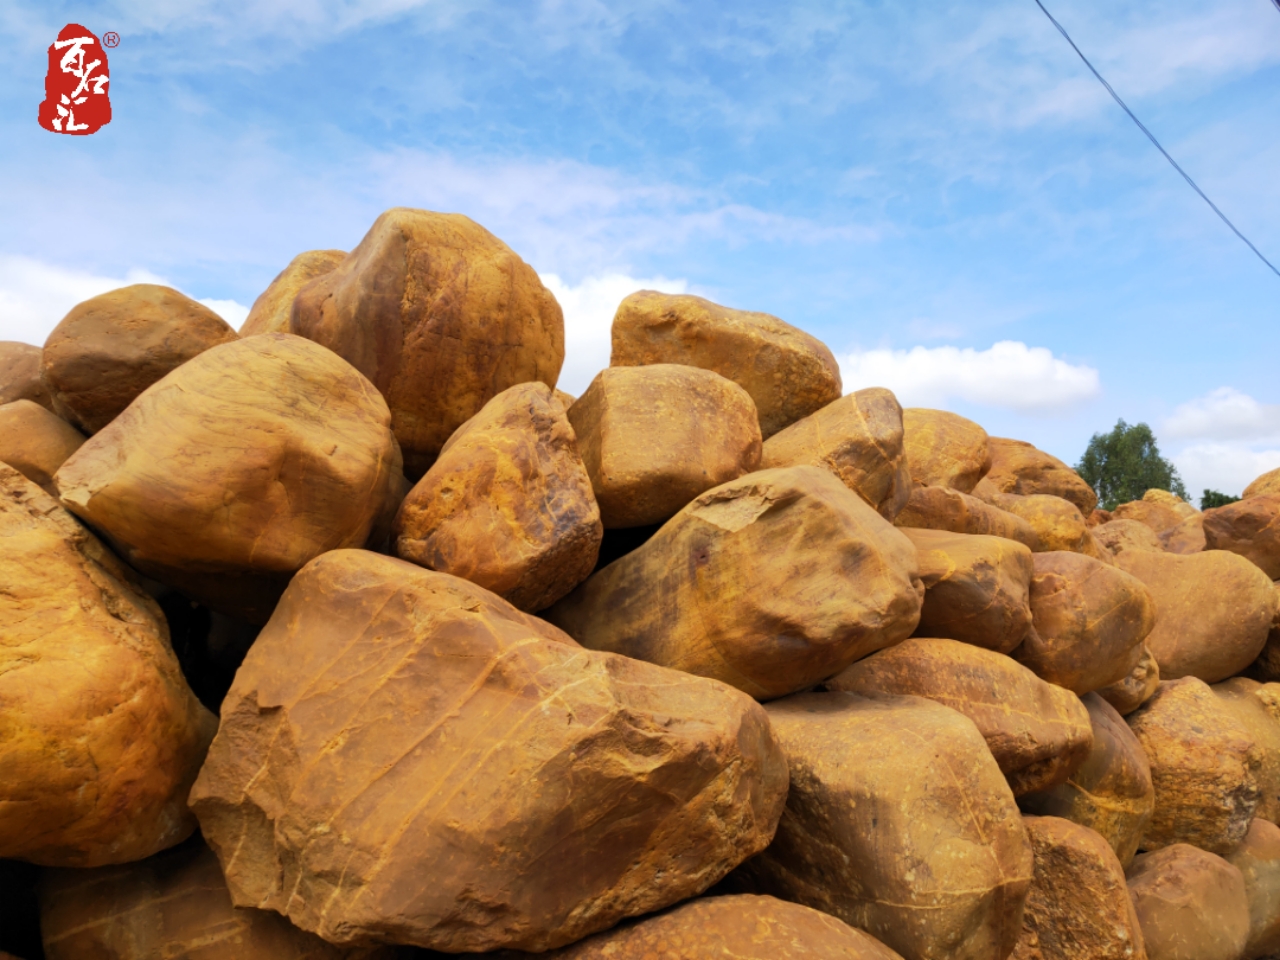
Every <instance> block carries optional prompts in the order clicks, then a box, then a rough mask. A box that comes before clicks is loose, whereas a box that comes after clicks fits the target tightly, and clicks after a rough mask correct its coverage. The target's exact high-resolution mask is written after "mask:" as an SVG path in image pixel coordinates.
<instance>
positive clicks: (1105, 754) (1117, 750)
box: [1018, 693, 1156, 866]
mask: <svg viewBox="0 0 1280 960" xmlns="http://www.w3.org/2000/svg"><path fill="white" fill-rule="evenodd" d="M1082 701H1083V703H1084V706H1085V708H1086V709H1087V710H1088V712H1089V722H1090V725H1091V727H1092V731H1093V741H1092V746H1091V747H1090V748H1089V753H1088V755H1087V756H1086V757H1085V759H1084V762H1083V763H1081V764H1080V765H1079V766H1078V767H1076V769H1075V771H1074V772H1073V773H1072V774H1071V776H1070V777H1069V778H1068V779H1067V781H1066V782H1065V783H1062V784H1059V785H1058V786H1055V787H1052V788H1050V789H1048V790H1046V791H1044V792H1043V793H1032V794H1027V795H1025V796H1023V797H1021V798H1020V799H1019V801H1018V803H1019V805H1020V806H1021V807H1022V809H1023V810H1025V811H1027V812H1029V813H1035V814H1039V815H1041V816H1050V817H1062V818H1063V819H1066V820H1070V821H1071V822H1072V823H1078V824H1080V825H1081V826H1082V827H1088V828H1089V829H1090V830H1093V831H1095V832H1096V833H1097V834H1098V835H1099V836H1101V837H1102V838H1103V839H1104V840H1106V841H1107V843H1109V844H1110V845H1111V849H1112V850H1114V851H1115V855H1116V857H1117V858H1118V859H1119V861H1120V863H1121V864H1123V865H1125V866H1128V865H1129V864H1130V863H1131V862H1132V861H1133V857H1134V854H1135V853H1137V852H1138V843H1139V842H1140V841H1141V840H1142V835H1143V833H1145V832H1146V829H1147V823H1148V822H1150V820H1151V814H1152V812H1153V811H1154V810H1155V799H1156V795H1155V787H1154V786H1153V785H1152V782H1151V765H1150V764H1149V763H1148V762H1147V755H1146V752H1145V751H1144V750H1143V749H1142V744H1141V743H1139V742H1138V738H1137V737H1136V736H1134V733H1133V731H1132V730H1130V729H1129V725H1128V724H1126V723H1125V722H1124V719H1123V718H1122V717H1121V716H1120V714H1118V713H1116V711H1115V709H1114V708H1113V707H1112V706H1111V705H1110V704H1108V703H1107V702H1106V701H1105V700H1103V699H1102V698H1101V697H1099V696H1098V695H1097V694H1096V693H1087V694H1085V695H1084V697H1083V698H1082Z"/></svg>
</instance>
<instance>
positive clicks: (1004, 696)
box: [826, 638, 1093, 796]
mask: <svg viewBox="0 0 1280 960" xmlns="http://www.w3.org/2000/svg"><path fill="white" fill-rule="evenodd" d="M826 688H827V689H828V690H844V691H849V692H851V693H858V694H862V695H864V696H870V695H873V694H876V693H888V694H898V695H907V696H918V697H924V698H925V699H927V700H933V701H935V702H937V703H941V704H943V705H944V706H947V707H950V708H951V709H952V710H955V711H956V712H957V713H962V714H964V715H965V716H966V717H968V718H969V719H970V720H972V721H973V722H974V725H975V726H977V728H978V732H979V733H981V734H982V737H983V739H984V740H986V741H987V747H988V748H989V749H990V750H991V755H992V756H993V757H995V760H996V763H997V764H998V765H999V766H1000V771H1001V772H1002V773H1003V774H1004V775H1005V778H1006V779H1007V780H1008V781H1009V786H1010V788H1011V789H1012V790H1013V793H1014V796H1021V795H1022V794H1024V793H1030V792H1032V791H1034V790H1045V789H1048V788H1049V787H1052V786H1054V785H1056V784H1059V783H1062V782H1063V781H1065V780H1066V779H1067V778H1068V777H1070V776H1071V775H1072V773H1073V772H1074V771H1075V769H1076V768H1077V767H1079V766H1080V764H1081V763H1082V762H1083V761H1084V759H1085V757H1086V756H1088V754H1089V751H1090V747H1091V745H1092V743H1093V731H1092V728H1091V727H1090V723H1089V712H1088V711H1087V710H1085V708H1084V705H1083V704H1081V702H1080V699H1079V697H1077V696H1076V695H1075V694H1073V693H1071V692H1070V691H1069V690H1064V689H1062V688H1061V687H1058V686H1054V685H1053V684H1051V683H1046V682H1045V681H1043V680H1041V679H1040V678H1039V677H1037V676H1036V675H1035V674H1034V673H1032V672H1031V671H1030V670H1028V669H1027V668H1026V667H1023V666H1020V665H1019V664H1017V663H1015V662H1014V661H1012V660H1010V659H1009V658H1008V657H1005V656H1001V655H1000V654H998V653H994V652H992V651H990V650H983V649H981V648H979V647H974V646H970V645H969V644H966V643H959V642H957V641H955V640H941V639H938V640H934V639H929V640H926V639H920V638H913V639H911V640H904V641H903V642H902V643H900V644H898V645H897V646H895V647H890V648H889V649H888V650H882V651H880V652H879V653H877V654H875V655H874V656H871V657H867V658H866V659H865V660H859V661H858V662H857V663H855V664H854V665H853V666H851V667H849V668H848V669H847V670H844V671H843V672H841V673H839V674H837V675H836V676H834V677H832V678H831V679H830V680H828V681H827V683H826Z"/></svg>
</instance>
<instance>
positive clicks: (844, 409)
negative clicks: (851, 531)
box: [760, 387, 911, 523]
mask: <svg viewBox="0 0 1280 960" xmlns="http://www.w3.org/2000/svg"><path fill="white" fill-rule="evenodd" d="M803 464H811V465H813V466H815V467H823V468H825V469H827V470H830V471H831V472H832V473H834V474H835V475H836V476H837V477H839V478H840V480H841V482H842V483H844V485H845V486H846V487H848V488H849V489H850V490H852V491H853V492H854V493H856V494H857V495H858V496H860V497H862V499H863V500H865V501H866V502H867V503H868V504H870V505H871V507H872V508H873V509H874V510H876V511H877V512H878V513H879V514H880V515H881V516H882V517H884V518H885V519H886V520H888V521H890V522H891V523H892V522H893V518H894V517H896V516H897V515H898V511H899V510H901V509H902V508H903V507H904V506H905V505H906V502H907V498H908V497H909V496H910V495H911V474H910V471H909V470H908V465H907V458H906V453H905V451H904V449H903V446H902V408H901V407H899V406H898V401H897V399H896V398H895V397H894V395H893V394H892V393H890V392H889V391H888V390H885V389H884V388H883V387H872V388H870V389H867V390H858V391H856V392H855V393H850V394H847V395H846V396H843V397H841V398H840V399H839V400H835V401H832V402H831V403H829V404H827V406H825V407H823V408H822V409H821V410H819V411H817V412H816V413H812V414H810V415H809V416H807V417H805V418H804V419H803V420H799V421H797V422H795V423H793V424H792V425H791V426H789V427H787V428H786V429H785V430H782V431H780V432H778V433H776V434H774V435H773V436H772V437H770V438H769V439H768V440H767V441H766V442H765V444H764V450H763V452H762V454H761V456H760V466H761V468H763V469H766V470H768V469H772V468H775V467H798V466H801V465H803Z"/></svg>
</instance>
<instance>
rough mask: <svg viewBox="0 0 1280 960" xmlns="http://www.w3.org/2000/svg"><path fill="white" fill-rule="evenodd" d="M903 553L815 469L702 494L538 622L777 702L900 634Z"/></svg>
mask: <svg viewBox="0 0 1280 960" xmlns="http://www.w3.org/2000/svg"><path fill="white" fill-rule="evenodd" d="M923 594H924V587H923V585H921V583H920V580H919V577H918V575H917V572H916V550H915V547H914V546H912V544H911V541H910V540H908V539H907V538H906V537H905V536H904V535H903V534H902V533H901V532H900V531H898V530H896V529H894V528H893V527H892V526H890V524H889V523H888V521H886V520H885V519H883V518H882V517H881V516H879V515H878V514H877V513H876V512H875V511H874V510H872V509H871V508H870V507H868V506H867V505H866V503H865V502H863V500H862V499H861V498H859V497H858V496H857V495H856V494H854V493H852V492H850V491H849V489H848V488H847V487H845V486H844V485H843V484H842V483H840V481H839V480H837V479H836V478H835V477H834V476H833V475H832V474H830V473H828V472H827V471H826V470H822V469H819V468H818V467H790V468H787V469H782V470H761V471H759V472H758V473H753V474H748V475H747V476H745V477H741V478H739V479H737V480H735V481H733V482H732V483H726V484H724V485H723V486H720V487H716V488H715V489H714V490H710V491H708V492H707V493H704V494H703V495H702V496H700V497H698V499H696V500H695V501H693V503H691V504H689V506H687V507H685V508H684V510H682V511H680V513H679V514H677V515H676V516H675V517H674V518H673V519H672V520H670V521H669V522H668V523H667V524H666V525H665V526H663V527H662V529H661V530H659V531H658V532H657V533H656V534H655V535H654V536H653V537H652V539H650V540H649V541H648V542H646V543H645V544H644V545H643V546H642V547H640V548H639V549H637V550H635V551H633V552H631V553H629V554H627V555H626V556H624V557H622V558H621V559H619V560H616V561H614V562H613V563H611V564H610V565H609V566H607V567H605V568H604V569H603V570H600V571H597V572H596V573H594V574H592V576H591V577H590V578H589V579H588V580H587V582H586V583H584V584H582V586H580V587H578V589H577V590H575V591H574V592H573V593H571V594H569V595H568V596H567V597H565V598H564V599H563V600H561V601H560V602H559V603H558V604H556V605H555V606H554V607H552V608H551V609H550V610H548V611H547V613H546V616H547V617H548V618H549V619H550V620H551V621H552V622H553V623H555V624H557V625H558V626H560V627H562V628H563V629H564V630H566V631H567V632H568V633H569V634H570V635H571V636H573V637H574V639H576V640H577V641H578V642H579V643H581V644H583V645H584V646H587V647H590V648H592V649H594V650H608V651H611V652H613V653H621V654H625V655H626V656H629V657H636V658H637V659H640V660H650V661H652V662H654V663H659V664H662V665H663V666H668V667H675V668H677V669H680V670H687V671H689V672H690V673H696V674H700V675H702V676H706V677H714V678H715V679H717V680H723V681H724V682H725V683H729V684H732V685H733V686H736V687H738V688H739V689H741V690H745V691H746V692H747V693H750V694H751V695H752V696H754V697H756V698H758V699H762V700H764V699H770V698H772V697H780V696H784V695H786V694H788V693H794V692H796V691H798V690H804V689H807V688H808V687H811V686H813V685H814V684H815V683H818V682H820V681H822V680H825V679H826V678H827V677H830V676H834V675H835V674H837V673H839V672H840V671H841V670H843V669H844V668H845V667H847V666H848V665H849V664H851V663H853V662H854V661H855V660H859V659H861V658H862V657H865V656H867V655H868V654H871V653H875V652H876V651H877V650H882V649H884V648H885V647H890V646H893V644H895V643H897V642H898V641H900V640H904V639H906V638H907V637H909V636H911V633H912V631H914V630H915V627H916V624H917V623H918V622H919V619H920V603H921V598H922V596H923Z"/></svg>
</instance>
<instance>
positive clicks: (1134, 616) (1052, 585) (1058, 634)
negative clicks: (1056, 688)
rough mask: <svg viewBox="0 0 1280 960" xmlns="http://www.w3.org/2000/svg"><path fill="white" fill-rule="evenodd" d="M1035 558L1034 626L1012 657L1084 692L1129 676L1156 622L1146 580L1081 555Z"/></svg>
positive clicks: (1065, 554) (1041, 554) (1046, 675)
mask: <svg viewBox="0 0 1280 960" xmlns="http://www.w3.org/2000/svg"><path fill="white" fill-rule="evenodd" d="M1034 560H1035V575H1034V576H1033V577H1032V578H1031V614H1032V622H1033V626H1034V630H1033V631H1032V632H1031V633H1030V635H1028V637H1027V639H1026V642H1025V643H1023V644H1022V646H1020V647H1019V648H1018V649H1017V650H1015V651H1014V653H1013V656H1014V657H1016V658H1017V659H1018V660H1019V661H1021V662H1022V663H1023V664H1025V665H1026V666H1028V667H1030V668H1031V669H1032V670H1034V671H1035V672H1036V673H1037V674H1039V675H1040V676H1041V677H1043V678H1044V679H1046V680H1049V681H1051V682H1053V683H1056V684H1059V685H1061V686H1064V687H1066V688H1067V689H1068V690H1073V691H1075V692H1076V693H1080V694H1084V693H1088V692H1089V691H1091V690H1097V689H1099V688H1101V687H1105V686H1107V685H1108V684H1111V683H1115V682H1116V681H1118V680H1123V679H1124V678H1125V677H1127V676H1128V675H1129V674H1130V672H1131V671H1132V670H1133V669H1134V668H1135V667H1136V666H1137V665H1138V663H1139V661H1140V660H1141V658H1142V642H1143V640H1145V639H1146V637H1147V634H1149V633H1150V632H1151V628H1152V626H1153V624H1154V623H1155V621H1156V608H1155V606H1154V604H1153V603H1152V602H1151V594H1150V593H1149V592H1148V591H1147V589H1146V588H1145V587H1144V586H1143V584H1142V582H1141V581H1139V580H1138V579H1137V578H1135V577H1132V576H1129V575H1128V574H1127V573H1125V572H1124V571H1122V570H1117V569H1116V568H1115V567H1110V566H1107V565H1106V564H1105V563H1102V562H1101V561H1098V560H1094V559H1093V558H1092V557H1086V556H1083V555H1082V554H1078V553H1067V552H1061V551H1059V552H1054V553H1037V554H1035V557H1034Z"/></svg>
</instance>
